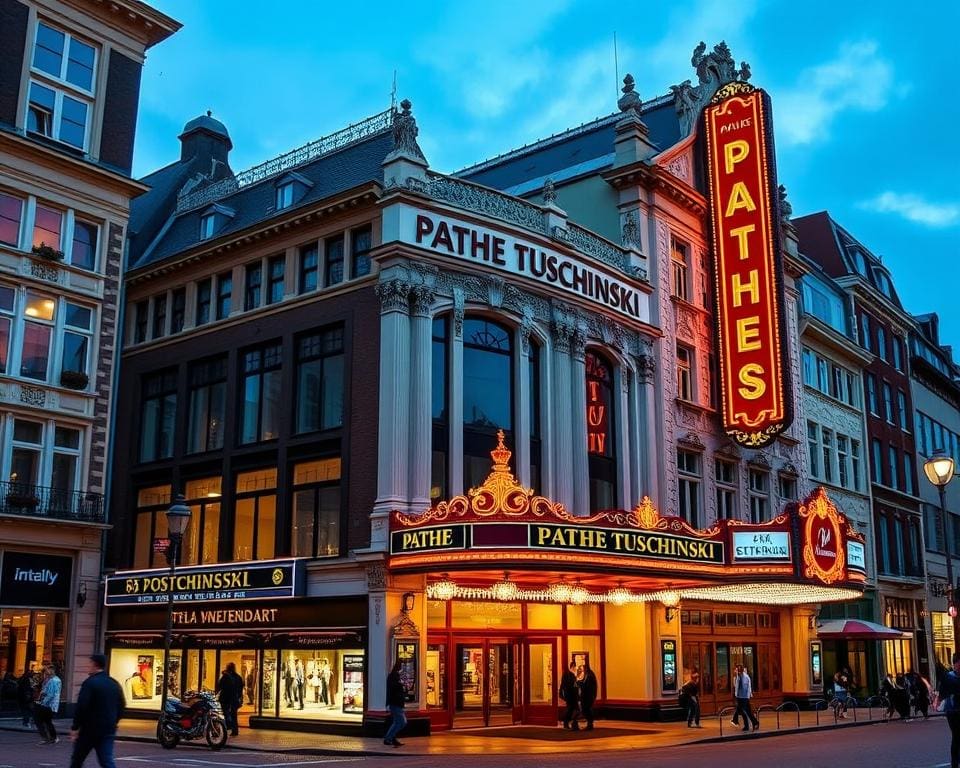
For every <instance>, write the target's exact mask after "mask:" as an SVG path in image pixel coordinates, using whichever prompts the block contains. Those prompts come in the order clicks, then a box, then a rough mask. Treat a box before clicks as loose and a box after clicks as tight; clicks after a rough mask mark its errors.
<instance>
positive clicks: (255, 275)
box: [243, 259, 263, 312]
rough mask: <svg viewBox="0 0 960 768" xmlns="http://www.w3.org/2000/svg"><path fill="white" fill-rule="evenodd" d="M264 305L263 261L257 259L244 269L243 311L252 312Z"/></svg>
mask: <svg viewBox="0 0 960 768" xmlns="http://www.w3.org/2000/svg"><path fill="white" fill-rule="evenodd" d="M262 305H263V260H262V259H257V261H252V262H250V263H249V264H247V265H245V266H244V268H243V311H244V312H250V311H252V310H254V309H259V308H260V307H261V306H262Z"/></svg>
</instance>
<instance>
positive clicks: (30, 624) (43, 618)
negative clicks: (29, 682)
mask: <svg viewBox="0 0 960 768" xmlns="http://www.w3.org/2000/svg"><path fill="white" fill-rule="evenodd" d="M69 624H70V614H69V612H67V611H48V610H39V611H32V610H30V609H29V608H4V609H3V610H2V611H0V677H2V678H3V679H4V680H7V681H8V682H9V681H10V680H11V679H16V678H19V677H20V676H21V675H22V674H23V673H24V672H25V671H30V672H34V673H37V674H39V673H40V671H41V667H42V665H43V664H48V663H49V664H53V666H54V668H55V669H56V670H57V674H58V675H60V677H61V678H65V677H66V675H65V674H64V665H65V664H66V660H67V659H66V647H67V628H68V626H69ZM8 690H9V691H10V693H14V691H13V690H11V689H10V688H9V687H8Z"/></svg>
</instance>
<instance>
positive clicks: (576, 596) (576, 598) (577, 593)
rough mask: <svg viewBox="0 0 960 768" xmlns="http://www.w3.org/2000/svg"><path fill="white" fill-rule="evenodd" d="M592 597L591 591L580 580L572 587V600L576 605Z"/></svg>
mask: <svg viewBox="0 0 960 768" xmlns="http://www.w3.org/2000/svg"><path fill="white" fill-rule="evenodd" d="M589 599H590V593H589V592H588V591H587V590H586V588H585V587H583V586H581V584H580V582H579V581H578V582H577V583H576V584H574V585H573V586H572V587H571V588H570V602H571V603H573V604H574V605H583V604H584V603H585V602H587V600H589Z"/></svg>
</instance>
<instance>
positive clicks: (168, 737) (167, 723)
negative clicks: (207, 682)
mask: <svg viewBox="0 0 960 768" xmlns="http://www.w3.org/2000/svg"><path fill="white" fill-rule="evenodd" d="M183 698H184V701H180V699H178V698H176V697H175V696H170V697H168V698H167V704H166V708H165V709H164V712H163V713H162V714H161V715H160V720H159V721H158V722H157V741H159V742H160V746H161V747H163V748H164V749H173V748H174V747H176V746H177V744H179V743H180V742H181V741H193V740H194V739H199V738H205V739H206V740H207V744H208V745H210V748H211V749H214V750H219V749H222V748H223V746H224V745H225V744H226V743H227V723H226V721H225V720H224V719H223V711H222V710H221V709H220V702H218V701H217V698H216V696H215V695H214V694H212V693H210V692H209V691H187V693H186V694H185V695H184V697H183Z"/></svg>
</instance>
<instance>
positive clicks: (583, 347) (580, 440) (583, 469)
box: [560, 325, 616, 515]
mask: <svg viewBox="0 0 960 768" xmlns="http://www.w3.org/2000/svg"><path fill="white" fill-rule="evenodd" d="M586 355H587V334H586V332H585V329H584V328H582V327H580V326H579V325H578V326H577V327H576V328H575V329H574V332H573V336H572V337H571V342H570V357H571V365H570V386H569V389H570V408H569V409H568V410H561V411H560V414H561V416H562V417H563V418H565V419H567V420H568V423H569V424H570V427H571V448H572V452H573V464H572V469H573V507H572V508H571V511H572V512H573V514H575V515H588V514H590V465H589V462H588V461H587V365H586ZM614 397H616V394H614ZM561 466H563V465H561ZM567 466H571V465H567Z"/></svg>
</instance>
